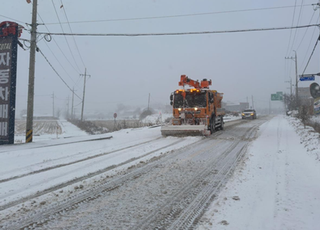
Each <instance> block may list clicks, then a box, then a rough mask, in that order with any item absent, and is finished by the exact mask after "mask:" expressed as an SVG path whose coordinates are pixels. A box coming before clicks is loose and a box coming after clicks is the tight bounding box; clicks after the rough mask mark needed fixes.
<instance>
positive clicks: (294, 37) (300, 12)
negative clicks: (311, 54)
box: [291, 0, 304, 50]
mask: <svg viewBox="0 0 320 230" xmlns="http://www.w3.org/2000/svg"><path fill="white" fill-rule="evenodd" d="M303 2H304V0H302V2H301V5H302V4H303ZM301 14H302V6H301V7H300V11H299V15H298V20H297V26H299V22H300V18H301ZM296 36H297V29H295V31H294V35H293V40H292V45H291V50H292V49H293V46H294V42H295V41H296Z"/></svg>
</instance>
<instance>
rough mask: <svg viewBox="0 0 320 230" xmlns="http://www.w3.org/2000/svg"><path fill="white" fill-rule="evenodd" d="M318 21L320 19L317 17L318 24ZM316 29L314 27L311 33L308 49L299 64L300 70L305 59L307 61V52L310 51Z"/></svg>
mask: <svg viewBox="0 0 320 230" xmlns="http://www.w3.org/2000/svg"><path fill="white" fill-rule="evenodd" d="M319 19H320V16H318V19H317V21H316V23H319ZM316 29H317V28H316V27H315V28H314V29H313V32H312V35H311V39H310V42H309V45H308V48H307V49H306V53H305V55H304V58H303V61H302V62H301V66H300V69H301V68H302V66H303V65H304V62H305V61H306V59H307V55H308V53H309V50H310V48H311V44H312V40H313V39H314V34H315V32H316Z"/></svg>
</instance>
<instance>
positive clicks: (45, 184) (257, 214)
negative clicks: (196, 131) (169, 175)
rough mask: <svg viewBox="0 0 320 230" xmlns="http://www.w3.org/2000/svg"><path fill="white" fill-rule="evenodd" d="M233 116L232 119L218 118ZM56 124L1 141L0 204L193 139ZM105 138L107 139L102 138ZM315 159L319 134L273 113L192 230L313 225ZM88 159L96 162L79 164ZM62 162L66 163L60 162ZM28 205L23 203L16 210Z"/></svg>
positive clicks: (317, 203)
mask: <svg viewBox="0 0 320 230" xmlns="http://www.w3.org/2000/svg"><path fill="white" fill-rule="evenodd" d="M235 119H239V117H238V118H230V119H225V120H226V121H228V120H230V121H231V120H235ZM258 119H259V118H258ZM239 122H240V121H239ZM62 125H63V133H64V134H63V135H64V136H63V135H60V136H58V137H55V135H54V134H51V135H49V134H48V135H43V136H42V138H41V139H40V138H39V139H37V138H36V137H35V142H34V143H29V144H17V145H13V146H1V148H0V208H1V207H4V205H6V204H8V203H10V202H14V201H15V200H19V199H22V198H23V197H27V196H32V194H37V193H39V192H41V191H44V190H46V189H48V188H50V187H53V186H56V185H59V184H61V183H63V182H65V181H70V180H73V179H76V178H81V177H83V176H85V175H87V174H88V173H92V172H95V171H97V170H99V169H103V168H106V167H113V166H114V165H121V164H122V163H123V162H127V161H129V160H130V159H132V158H137V160H134V161H130V162H129V163H126V164H124V165H122V166H121V167H118V168H116V169H115V170H110V171H108V173H107V174H106V175H104V176H112V175H114V174H116V173H118V172H119V171H121V169H124V168H128V167H130V165H135V164H139V162H145V161H147V160H148V159H151V158H153V157H156V156H159V155H161V154H163V153H164V152H170V151H174V150H176V149H179V148H182V147H184V146H186V145H188V144H190V143H194V142H197V141H199V140H200V139H201V137H188V138H184V139H183V140H182V139H179V138H178V137H167V138H163V137H162V136H161V134H160V128H159V127H155V128H147V127H145V128H138V129H125V130H120V131H117V132H113V133H107V134H104V135H94V136H88V135H86V134H85V133H84V132H82V131H81V130H78V129H77V128H76V127H74V126H73V125H69V124H68V123H63V122H62ZM71 136H72V137H71ZM110 136H112V138H111V139H107V138H108V137H110ZM64 137H69V138H64ZM103 138H105V139H103ZM83 141H85V142H83ZM149 141H150V142H149ZM143 143H146V144H143ZM149 143H151V144H149ZM176 143H178V144H176ZM134 146H140V147H139V148H137V149H135V148H134ZM166 146H167V147H166ZM149 153H151V154H149ZM97 154H98V155H99V154H100V155H99V157H96V156H97ZM146 154H149V155H146ZM319 156H320V148H319V134H318V133H315V132H313V129H311V128H306V129H304V128H303V126H302V125H301V123H300V122H299V121H298V120H296V119H295V118H291V117H285V116H281V115H279V116H277V117H274V118H273V119H271V120H268V121H267V122H265V123H264V124H263V125H262V126H261V127H260V130H259V132H258V135H257V137H256V138H255V139H254V140H253V141H252V143H251V144H250V146H249V148H248V150H247V153H246V155H245V157H244V159H243V160H242V162H241V163H240V165H239V166H238V168H237V170H236V171H235V172H234V174H233V176H232V178H231V180H230V181H229V182H228V183H227V185H226V187H225V188H224V189H223V190H222V192H221V193H220V195H219V196H218V197H217V198H216V199H215V201H214V202H213V203H212V205H211V206H210V207H209V209H208V210H207V212H206V213H205V215H204V216H203V217H202V218H201V220H200V222H199V225H198V228H197V229H198V230H200V229H201V230H203V229H206V230H208V229H237V230H238V229H240V230H241V229H254V230H256V229H272V230H273V229H274V230H282V229H319V227H318V226H319V225H320V219H319V217H320V209H319V207H320V183H319V181H320V161H319ZM92 157H93V159H95V157H96V160H95V161H92V160H90V161H88V162H86V161H82V160H83V159H89V158H92ZM68 164H70V166H71V167H67V168H64V167H62V166H63V165H68ZM60 166H61V167H60ZM79 166H81V167H79ZM55 167H56V168H55ZM42 170H44V172H42ZM34 172H36V173H34ZM14 178H15V179H14ZM99 179H100V176H98V177H97V178H95V177H93V178H91V179H90V180H86V182H85V183H81V186H83V184H84V185H87V184H90V183H91V182H90V181H96V180H97V181H98V180H99ZM75 187H79V184H76V185H75V184H73V185H71V186H69V187H68V188H64V189H63V194H60V193H59V196H62V197H63V196H67V195H68V194H71V193H72V192H74V191H73V190H74V189H75ZM67 193H68V194H67ZM54 195H56V193H54ZM54 195H51V194H47V195H46V196H45V197H39V198H37V199H38V200H37V199H33V201H36V203H37V204H39V203H41V202H44V201H45V202H47V203H50V202H54V199H53V198H52V196H53V197H54ZM50 199H51V200H52V201H50ZM55 199H57V198H55ZM32 205H33V203H29V204H25V206H24V208H27V207H28V208H31V207H32ZM18 208H19V209H21V208H22V207H12V208H11V209H9V210H1V209H0V226H1V222H2V221H3V220H4V219H3V218H4V217H5V216H6V215H14V213H15V211H16V210H17V209H18ZM0 228H1V227H0Z"/></svg>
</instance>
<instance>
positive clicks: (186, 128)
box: [161, 125, 210, 136]
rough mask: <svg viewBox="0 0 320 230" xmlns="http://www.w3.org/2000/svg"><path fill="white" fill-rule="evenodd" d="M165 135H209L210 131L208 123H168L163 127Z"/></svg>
mask: <svg viewBox="0 0 320 230" xmlns="http://www.w3.org/2000/svg"><path fill="white" fill-rule="evenodd" d="M161 134H162V135H163V136H207V135H210V131H209V130H207V126H206V125H166V126H162V127H161Z"/></svg>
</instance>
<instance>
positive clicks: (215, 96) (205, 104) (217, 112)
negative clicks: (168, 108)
mask: <svg viewBox="0 0 320 230" xmlns="http://www.w3.org/2000/svg"><path fill="white" fill-rule="evenodd" d="M210 85H211V80H210V81H208V80H207V79H203V80H202V81H201V82H199V81H194V80H192V79H190V78H188V77H187V76H186V75H181V79H180V82H179V86H182V89H178V90H176V91H174V92H173V93H172V94H171V95H170V104H171V105H172V107H173V119H172V124H170V125H164V126H162V127H161V134H162V135H164V136H198V135H203V136H206V135H210V134H212V133H214V132H215V131H216V130H218V129H220V130H223V128H224V122H223V116H224V115H225V112H224V110H223V109H221V101H222V98H223V94H222V93H218V92H217V91H216V90H210V89H209V86H210ZM185 86H189V88H188V89H186V88H185Z"/></svg>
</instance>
